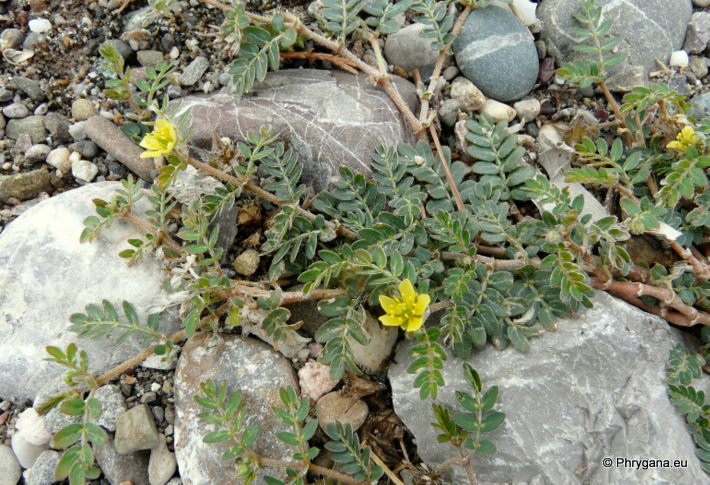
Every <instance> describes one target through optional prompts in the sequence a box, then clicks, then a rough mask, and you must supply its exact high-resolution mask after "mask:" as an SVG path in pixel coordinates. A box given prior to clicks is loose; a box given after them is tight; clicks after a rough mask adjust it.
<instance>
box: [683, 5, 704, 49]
mask: <svg viewBox="0 0 710 485" xmlns="http://www.w3.org/2000/svg"><path fill="white" fill-rule="evenodd" d="M708 40H710V13H708V12H695V13H694V14H693V15H692V17H690V23H689V24H688V31H687V32H686V34H685V43H684V44H683V50H685V51H686V52H687V53H688V54H699V53H701V52H702V51H704V50H705V48H706V47H707V45H708Z"/></svg>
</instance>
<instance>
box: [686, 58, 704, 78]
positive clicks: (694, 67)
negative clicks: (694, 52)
mask: <svg viewBox="0 0 710 485" xmlns="http://www.w3.org/2000/svg"><path fill="white" fill-rule="evenodd" d="M688 68H689V69H690V70H691V72H692V73H693V74H695V76H696V77H697V78H698V79H702V78H704V77H705V76H707V75H708V58H707V57H701V56H689V57H688Z"/></svg>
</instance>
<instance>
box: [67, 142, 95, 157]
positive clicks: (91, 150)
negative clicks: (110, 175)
mask: <svg viewBox="0 0 710 485" xmlns="http://www.w3.org/2000/svg"><path fill="white" fill-rule="evenodd" d="M69 150H70V151H72V152H79V153H81V156H82V157H84V158H85V159H86V160H91V159H92V158H94V157H95V156H96V155H98V153H99V147H98V146H96V143H94V142H93V141H91V140H81V141H78V142H76V143H72V144H71V145H69Z"/></svg>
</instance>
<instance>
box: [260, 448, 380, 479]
mask: <svg viewBox="0 0 710 485" xmlns="http://www.w3.org/2000/svg"><path fill="white" fill-rule="evenodd" d="M254 457H255V458H256V460H257V463H259V466H273V467H279V468H287V467H292V468H294V467H295V466H297V465H296V463H295V462H291V461H286V460H274V459H273V458H267V457H265V456H261V455H259V454H258V453H254ZM308 471H309V472H312V473H318V474H319V475H323V476H325V477H328V478H332V479H334V480H338V481H340V482H343V483H347V484H349V485H368V482H366V481H363V482H356V481H355V480H354V479H353V478H352V477H351V476H349V475H346V474H344V473H340V472H336V471H335V470H331V469H330V468H325V467H322V466H318V465H314V464H313V463H309V464H308Z"/></svg>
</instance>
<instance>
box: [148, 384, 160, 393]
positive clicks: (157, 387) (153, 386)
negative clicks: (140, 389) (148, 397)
mask: <svg viewBox="0 0 710 485" xmlns="http://www.w3.org/2000/svg"><path fill="white" fill-rule="evenodd" d="M160 388H161V386H160V384H158V383H157V382H154V383H152V384H151V385H150V390H151V391H153V392H158V391H159V390H160Z"/></svg>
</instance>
